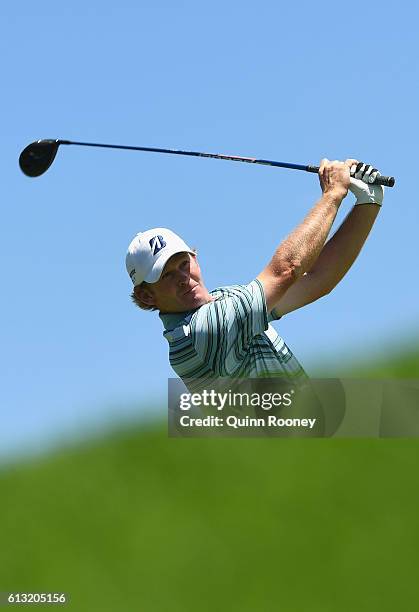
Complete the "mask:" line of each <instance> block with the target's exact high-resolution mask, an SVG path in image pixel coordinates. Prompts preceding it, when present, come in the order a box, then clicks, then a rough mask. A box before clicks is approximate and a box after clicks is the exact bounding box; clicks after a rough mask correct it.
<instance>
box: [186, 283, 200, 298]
mask: <svg viewBox="0 0 419 612" xmlns="http://www.w3.org/2000/svg"><path fill="white" fill-rule="evenodd" d="M197 286H198V285H194V286H193V287H190V288H189V289H188V290H187V291H185V293H183V294H182V297H183V296H184V295H188V293H190V292H191V291H193V290H194V289H195V287H197Z"/></svg>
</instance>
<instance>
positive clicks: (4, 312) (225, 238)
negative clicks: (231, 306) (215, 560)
mask: <svg viewBox="0 0 419 612" xmlns="http://www.w3.org/2000/svg"><path fill="white" fill-rule="evenodd" d="M366 6H367V8H366V9H364V10H363V8H362V7H361V6H360V5H354V8H352V9H351V7H350V5H348V4H342V3H336V2H335V3H332V2H322V3H321V4H320V3H309V2H299V3H298V4H296V5H292V4H291V3H287V5H286V6H285V3H280V2H273V1H269V0H268V1H267V2H264V3H255V2H243V1H241V2H238V1H233V2H228V3H225V2H218V1H215V2H211V3H209V4H207V3H206V4H205V5H204V3H197V2H176V3H172V2H167V1H163V2H160V3H145V2H144V3H143V2H133V1H132V2H120V3H108V2H98V1H96V0H93V1H92V2H90V3H88V4H85V3H83V2H81V1H79V0H75V1H74V2H72V3H67V4H66V5H64V3H57V2H39V3H37V4H34V3H30V2H26V1H23V2H20V3H11V2H3V3H2V6H1V8H0V17H1V25H0V28H1V30H0V32H1V36H0V45H1V54H2V107H3V122H2V138H3V153H2V160H3V162H2V180H1V186H0V189H1V224H0V238H1V240H0V254H1V258H0V262H1V279H2V300H1V303H0V314H1V331H0V347H1V348H0V371H1V386H0V408H1V427H0V457H2V456H6V455H9V454H10V453H13V452H23V451H25V450H27V449H38V448H42V447H43V446H44V445H45V444H46V443H48V442H51V441H54V440H55V441H56V440H62V439H65V438H66V437H67V436H70V437H71V436H72V435H73V434H74V433H76V432H89V431H90V430H93V429H94V428H96V427H98V426H101V425H102V424H107V423H109V421H110V420H111V421H114V420H119V419H126V418H128V419H130V418H132V417H135V418H136V417H141V416H143V415H144V414H152V413H153V411H154V410H155V406H158V405H160V406H164V405H165V397H166V386H167V378H168V376H170V375H171V371H170V368H169V365H168V359H167V345H166V341H165V340H164V338H163V337H162V326H161V322H160V320H159V318H158V317H157V316H156V315H155V314H151V313H143V312H141V311H139V310H137V309H136V308H135V307H134V306H133V305H131V303H130V300H129V293H130V290H131V285H130V281H129V278H128V276H127V274H126V272H125V267H124V258H125V251H126V248H127V246H128V243H129V242H130V240H131V239H132V237H133V236H134V234H135V233H137V232H138V231H141V230H143V229H148V228H150V227H157V226H166V227H170V228H172V229H173V230H175V231H177V232H178V233H180V234H181V235H182V236H183V237H184V238H185V240H186V241H187V242H189V243H190V244H191V245H193V246H196V247H197V248H198V254H199V258H200V263H201V267H202V269H203V273H204V278H205V280H206V283H207V286H208V287H209V288H210V289H211V288H214V287H216V286H220V285H223V284H230V283H247V282H249V281H251V280H252V279H253V278H254V277H255V276H256V275H257V274H258V273H259V272H260V270H261V269H262V268H263V267H264V266H265V265H266V263H267V261H268V260H269V259H270V257H271V255H272V253H273V251H274V249H275V248H276V246H277V245H278V244H279V242H280V241H281V239H282V238H284V237H285V236H286V235H287V233H289V231H291V230H292V228H293V227H294V226H295V225H296V224H297V223H299V222H300V221H301V220H302V218H303V217H304V215H305V213H306V212H307V211H308V210H309V208H310V207H311V206H312V205H313V203H314V202H315V201H316V199H317V198H318V197H319V194H320V189H319V185H318V180H317V177H316V176H315V175H312V174H306V173H302V172H295V171H289V170H281V169H275V168H268V167H263V166H259V167H256V166H255V167H254V166H249V165H247V164H237V163H233V162H229V163H227V162H221V161H215V160H204V159H194V158H178V157H175V156H164V155H155V154H144V153H136V152H123V151H107V150H96V149H85V148H81V147H61V149H60V151H59V152H58V155H57V158H56V161H55V163H54V165H53V166H52V167H51V169H50V170H49V171H48V172H47V173H46V174H45V175H44V176H42V177H40V178H38V179H29V178H27V177H25V176H23V174H22V173H21V172H20V170H19V168H18V165H17V160H18V156H19V153H20V151H21V150H22V149H23V148H24V147H25V146H26V145H27V144H29V143H30V142H32V141H34V140H37V139H38V138H66V139H73V140H84V141H92V142H105V143H106V142H108V143H117V144H132V145H143V146H155V147H167V148H179V149H182V148H183V149H191V150H202V151H210V152H221V153H228V154H235V155H243V156H255V157H262V158H267V159H277V160H280V161H290V162H295V163H312V164H317V163H318V162H319V160H320V159H321V158H322V157H328V158H331V159H344V158H346V157H352V156H354V157H357V158H358V159H362V160H364V161H368V162H372V163H373V164H374V165H375V166H376V167H378V168H379V169H380V170H381V171H382V173H383V174H393V175H394V176H396V178H397V186H396V188H395V189H388V190H387V192H386V196H385V200H384V206H383V210H382V211H381V214H380V218H379V220H378V222H377V224H376V226H375V227H374V229H373V232H372V235H371V237H370V239H369V241H368V243H367V245H366V247H365V249H364V251H363V252H362V254H361V256H360V258H359V260H358V261H357V262H356V264H355V265H354V267H353V269H352V270H351V271H350V273H349V275H348V277H347V278H345V280H344V281H343V282H342V283H341V285H339V287H338V288H337V289H335V291H334V292H333V293H332V294H331V295H329V296H328V297H327V298H324V299H323V300H320V301H319V302H317V303H316V304H314V305H311V306H309V307H306V308H305V309H302V310H300V311H297V312H295V313H293V314H291V315H289V316H288V317H286V318H284V319H283V320H282V321H281V322H280V323H278V324H277V328H278V330H279V332H280V333H281V334H282V335H283V336H284V338H285V339H286V341H287V343H288V344H289V345H290V346H291V348H292V349H293V350H294V351H295V353H296V355H297V356H298V358H299V359H300V361H301V362H302V363H303V364H304V365H305V366H306V369H307V370H308V371H310V368H314V367H315V365H316V364H317V363H318V362H319V361H324V360H326V361H327V360H328V361H335V362H336V361H339V360H340V359H341V358H345V357H347V356H349V355H358V354H361V355H365V354H368V353H370V352H373V351H374V350H377V349H380V347H382V346H388V347H391V346H393V347H395V348H396V349H397V348H398V347H399V346H400V345H401V344H402V343H403V341H404V339H406V338H409V337H412V335H415V334H416V333H417V323H418V318H419V317H418V314H419V308H418V288H417V281H416V276H417V274H416V264H415V262H416V261H417V223H418V209H417V207H418V203H417V197H416V194H415V191H414V186H413V181H412V178H414V176H415V170H414V166H415V164H416V138H417V132H418V130H417V108H418V106H419V105H418V102H419V101H418V82H419V81H418V65H417V57H418V42H417V41H418V39H417V28H416V25H417V22H418V9H417V7H416V6H415V4H414V3H399V4H398V5H397V6H398V9H397V10H396V9H395V7H394V5H393V4H388V5H386V3H382V2H380V3H379V2H374V1H373V2H370V3H368V4H367V5H366ZM352 201H353V200H352V196H348V198H347V200H345V202H344V204H343V205H342V209H341V212H340V215H339V220H342V218H343V217H344V216H345V214H346V212H347V211H348V210H349V209H350V206H351V204H352Z"/></svg>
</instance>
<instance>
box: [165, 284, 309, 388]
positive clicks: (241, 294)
mask: <svg viewBox="0 0 419 612" xmlns="http://www.w3.org/2000/svg"><path fill="white" fill-rule="evenodd" d="M210 295H211V296H212V297H213V298H214V300H213V301H212V302H209V303H208V304H204V305H203V306H200V307H199V308H197V309H196V310H192V311H189V312H183V313H174V314H160V318H161V319H162V321H163V325H164V328H165V331H164V333H163V335H164V337H165V338H166V340H167V341H168V342H169V361H170V365H171V366H172V368H173V370H174V371H175V372H176V374H177V375H178V376H179V377H180V378H181V379H182V380H183V382H184V383H185V385H186V387H187V388H188V389H189V391H190V392H197V391H199V390H200V389H203V388H205V386H206V385H210V384H211V383H215V382H216V381H217V379H219V378H220V377H228V378H260V377H268V378H276V377H281V378H283V379H285V380H287V381H289V382H291V381H293V382H300V381H301V382H302V381H303V380H307V379H308V377H307V375H306V373H305V372H304V370H303V368H302V367H301V365H300V363H299V362H298V360H297V359H296V357H295V356H294V355H293V353H292V351H291V350H290V348H289V347H288V346H287V345H286V344H285V342H284V340H283V339H282V338H281V337H280V336H279V335H278V333H277V332H276V331H275V329H274V328H273V327H272V326H271V325H270V321H273V320H275V319H279V318H280V317H278V316H277V315H276V313H275V311H274V310H273V311H272V312H270V313H268V312H267V308H266V300H265V292H264V290H263V286H262V284H261V282H260V281H259V280H258V279H255V280H254V281H252V282H251V283H249V284H248V285H229V286H226V287H219V288H217V289H214V291H211V292H210Z"/></svg>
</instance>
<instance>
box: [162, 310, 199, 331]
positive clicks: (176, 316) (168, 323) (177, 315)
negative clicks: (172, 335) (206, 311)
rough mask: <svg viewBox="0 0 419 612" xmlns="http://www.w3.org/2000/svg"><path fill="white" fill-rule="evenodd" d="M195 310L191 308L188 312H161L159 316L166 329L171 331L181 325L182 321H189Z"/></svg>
mask: <svg viewBox="0 0 419 612" xmlns="http://www.w3.org/2000/svg"><path fill="white" fill-rule="evenodd" d="M194 312H195V311H194V310H190V311H188V312H168V313H162V312H160V313H159V317H160V319H161V320H162V323H163V326H164V329H165V330H166V331H170V330H172V329H175V327H179V325H180V324H181V323H182V321H185V323H189V319H190V318H191V315H192V314H193V313H194Z"/></svg>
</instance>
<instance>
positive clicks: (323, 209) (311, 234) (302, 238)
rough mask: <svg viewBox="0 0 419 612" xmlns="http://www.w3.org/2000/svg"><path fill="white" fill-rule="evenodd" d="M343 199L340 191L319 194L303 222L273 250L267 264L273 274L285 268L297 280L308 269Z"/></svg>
mask: <svg viewBox="0 0 419 612" xmlns="http://www.w3.org/2000/svg"><path fill="white" fill-rule="evenodd" d="M343 197H344V194H341V193H340V192H328V193H324V194H323V195H322V197H321V198H320V200H319V201H318V202H317V203H316V204H315V206H314V207H313V208H312V209H311V210H310V212H309V213H308V215H307V216H306V217H305V219H304V221H303V222H302V223H300V225H298V226H297V227H296V228H295V229H294V230H293V231H292V232H291V234H290V235H289V236H288V237H287V238H286V239H285V240H283V242H281V244H280V245H279V247H278V248H277V250H276V251H275V253H274V256H273V258H272V260H271V262H270V268H271V269H272V271H273V273H274V274H277V275H280V274H281V273H282V272H283V271H284V269H285V268H287V269H288V270H290V271H292V274H293V277H294V278H295V279H297V278H298V277H299V276H302V275H303V274H304V272H306V271H307V270H310V269H311V267H312V266H313V264H314V263H315V261H316V260H317V259H318V257H319V255H320V252H321V250H322V248H323V246H324V243H325V241H326V238H327V236H328V234H329V232H330V228H331V227H332V225H333V221H334V220H335V217H336V214H337V211H338V209H339V206H340V204H341V202H342V199H343Z"/></svg>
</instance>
